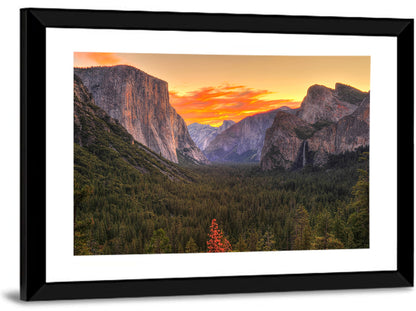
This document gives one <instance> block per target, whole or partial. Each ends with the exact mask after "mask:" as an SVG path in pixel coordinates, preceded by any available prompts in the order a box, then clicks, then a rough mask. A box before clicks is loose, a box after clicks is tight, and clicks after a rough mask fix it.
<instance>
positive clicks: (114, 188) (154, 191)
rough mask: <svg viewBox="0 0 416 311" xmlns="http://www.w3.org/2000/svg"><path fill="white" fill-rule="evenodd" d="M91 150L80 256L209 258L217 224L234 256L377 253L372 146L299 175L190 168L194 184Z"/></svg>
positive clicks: (82, 161)
mask: <svg viewBox="0 0 416 311" xmlns="http://www.w3.org/2000/svg"><path fill="white" fill-rule="evenodd" d="M82 149H84V148H82V147H80V146H78V145H76V144H75V155H76V166H75V188H74V191H75V203H76V204H75V206H74V208H75V224H74V225H75V228H74V229H75V248H74V252H75V254H76V255H88V254H94V255H96V254H143V253H184V252H191V253H192V252H207V251H209V249H208V245H207V243H208V241H209V234H210V226H211V223H212V220H213V219H215V220H216V223H217V224H218V226H219V230H221V232H222V234H223V235H224V239H226V240H228V241H229V243H230V248H229V249H227V250H228V251H240V252H241V251H271V250H307V249H331V248H367V247H369V228H368V217H369V211H368V206H369V205H368V153H367V151H368V150H367V149H364V148H361V149H360V150H358V151H357V152H350V153H346V154H343V155H338V156H332V158H331V160H330V161H329V163H328V164H327V165H326V166H325V167H323V168H313V167H306V168H304V169H302V170H297V171H285V170H275V171H271V172H264V171H261V170H260V168H259V166H258V165H257V164H239V165H209V166H208V165H207V166H199V167H198V166H190V167H187V168H186V169H184V170H185V171H186V172H187V176H188V177H189V179H185V180H177V179H170V178H167V177H165V176H160V175H158V174H153V175H151V174H142V173H141V172H140V171H138V170H134V169H131V168H129V167H128V166H124V165H118V163H119V162H117V161H114V159H103V158H101V159H100V156H92V155H91V154H90V153H86V152H85V151H84V150H82ZM106 161H107V162H106ZM86 165H88V166H89V167H90V168H91V167H100V171H99V173H98V171H97V170H96V169H92V170H90V171H89V172H88V173H87V172H86V171H83V170H82V167H83V166H86ZM82 172H85V174H88V178H85V177H86V176H84V175H83V173H82ZM92 172H95V173H92Z"/></svg>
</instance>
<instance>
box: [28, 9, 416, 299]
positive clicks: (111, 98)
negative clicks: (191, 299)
mask: <svg viewBox="0 0 416 311" xmlns="http://www.w3.org/2000/svg"><path fill="white" fill-rule="evenodd" d="M413 57H414V50H413V20H409V19H374V18H373V19H370V18H342V17H307V16H267V15H239V14H202V13H171V12H132V11H93V10H59V9H22V10H21V299H23V300H48V299H76V298H109V297H139V296H166V295H197V294H218V293H249V292H267V291H292V290H319V289H349V288H375V287H403V286H412V285H413V109H414V108H413V92H414V90H413V81H414V77H413V74H414V72H413ZM370 142H371V144H370Z"/></svg>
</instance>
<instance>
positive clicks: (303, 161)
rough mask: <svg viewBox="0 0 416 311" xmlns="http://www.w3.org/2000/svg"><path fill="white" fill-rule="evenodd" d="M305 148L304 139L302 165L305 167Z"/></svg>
mask: <svg viewBox="0 0 416 311" xmlns="http://www.w3.org/2000/svg"><path fill="white" fill-rule="evenodd" d="M305 148H306V141H304V142H303V154H302V167H305V165H306V157H305Z"/></svg>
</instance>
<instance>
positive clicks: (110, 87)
mask: <svg viewBox="0 0 416 311" xmlns="http://www.w3.org/2000/svg"><path fill="white" fill-rule="evenodd" d="M74 71H75V74H76V75H77V76H79V77H80V79H81V80H82V82H83V83H84V85H85V86H86V87H87V89H88V90H89V91H90V92H91V93H92V96H93V97H94V100H95V103H96V105H97V106H99V107H100V108H102V109H103V110H104V111H105V112H106V113H108V114H109V115H110V116H111V117H112V118H114V119H116V120H118V121H119V122H120V124H121V125H122V126H123V127H124V128H125V129H127V131H128V132H129V133H130V134H131V135H132V136H133V137H134V139H135V140H137V141H138V142H140V143H142V144H143V145H145V146H147V147H149V148H150V149H151V150H153V151H154V152H156V153H157V154H160V155H161V156H163V157H164V158H166V159H168V160H170V161H172V162H175V163H178V153H180V154H181V155H182V156H184V157H185V158H188V159H191V160H193V161H194V162H197V163H207V162H208V161H207V159H206V157H205V156H204V154H203V153H202V152H201V151H200V150H199V149H198V147H197V146H196V145H195V143H194V142H193V141H192V139H191V137H190V136H189V133H188V129H187V127H186V124H185V122H184V121H183V119H182V117H181V116H180V115H178V114H177V113H176V111H175V109H174V108H173V107H172V106H171V105H170V103H169V92H168V84H167V82H165V81H163V80H160V79H158V78H155V77H153V76H151V75H148V74H147V73H145V72H143V71H141V70H139V69H137V68H134V67H131V66H125V65H119V66H111V67H90V68H74Z"/></svg>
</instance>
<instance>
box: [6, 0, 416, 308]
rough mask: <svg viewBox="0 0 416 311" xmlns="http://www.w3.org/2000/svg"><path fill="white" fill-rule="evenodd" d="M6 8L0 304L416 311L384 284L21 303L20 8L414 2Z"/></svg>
mask: <svg viewBox="0 0 416 311" xmlns="http://www.w3.org/2000/svg"><path fill="white" fill-rule="evenodd" d="M3 2H4V3H2V6H1V9H0V23H1V27H0V29H1V49H0V53H1V58H0V60H1V61H2V70H1V72H0V92H1V94H2V96H1V99H2V100H1V113H2V115H1V121H0V141H1V149H0V150H1V152H0V207H1V209H0V213H1V214H0V239H1V240H0V245H1V247H0V249H1V256H0V258H1V261H0V262H1V264H0V309H1V310H20V309H22V308H25V307H31V308H34V309H38V310H70V309H72V308H74V307H75V308H77V309H79V310H87V309H88V310H113V309H115V308H121V309H123V310H136V309H141V310H165V309H169V310H173V311H176V310H195V309H198V310H227V309H239V310H253V309H256V310H264V309H272V310H321V311H324V310H369V309H376V310H394V309H395V310H414V309H415V306H416V290H414V289H413V288H405V289H378V290H348V291H320V292H293V293H267V294H249V295H247V294H246V295H216V296H197V297H169V298H135V299H113V300H84V301H59V302H31V303H26V302H20V301H19V300H18V295H19V294H18V290H19V67H20V63H19V35H20V34H19V8H21V7H45V8H47V7H50V8H58V7H59V8H85V9H119V10H151V11H182V12H221V13H258V14H287V15H317V16H318V15H320V16H363V17H397V18H415V17H416V6H415V4H414V3H413V2H414V1H412V0H407V1H406V0H396V1H391V0H387V1H386V0H379V1H363V0H344V1H343V2H340V1H333V0H332V1H330V0H329V1H325V0H314V1H310V0H309V1H308V0H292V1H288V0H285V1H267V0H256V1H242V0H240V1H238V0H229V1H225V0H210V1H203V2H202V1H201V2H200V3H198V1H185V0H180V1H179V0H171V1H169V0H152V1H145V2H141V1H137V0H136V1H134V0H123V1H116V0H96V1H93V0H71V1H68V0H62V1H59V2H58V1H53V0H37V1H35V0H20V1H14V2H13V1H3Z"/></svg>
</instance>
